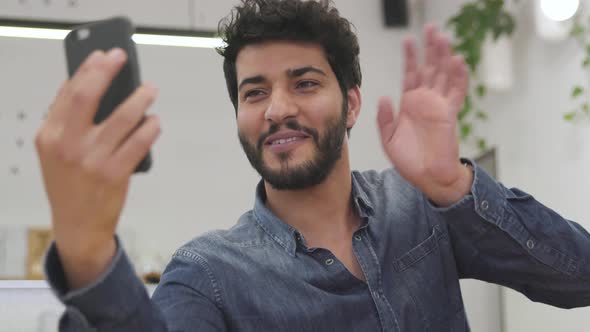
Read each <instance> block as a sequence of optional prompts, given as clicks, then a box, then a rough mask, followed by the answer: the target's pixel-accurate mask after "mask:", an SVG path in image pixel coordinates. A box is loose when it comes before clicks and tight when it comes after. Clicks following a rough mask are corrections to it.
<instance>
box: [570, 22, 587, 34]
mask: <svg viewBox="0 0 590 332" xmlns="http://www.w3.org/2000/svg"><path fill="white" fill-rule="evenodd" d="M583 34H584V27H583V26H582V25H581V24H580V23H577V22H576V23H575V24H574V25H573V26H572V29H571V30H570V36H572V37H580V36H582V35H583Z"/></svg>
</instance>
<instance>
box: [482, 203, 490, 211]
mask: <svg viewBox="0 0 590 332" xmlns="http://www.w3.org/2000/svg"><path fill="white" fill-rule="evenodd" d="M488 207H490V203H488V201H483V202H481V208H482V210H487V209H488Z"/></svg>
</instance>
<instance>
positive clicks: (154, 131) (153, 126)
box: [107, 115, 161, 177]
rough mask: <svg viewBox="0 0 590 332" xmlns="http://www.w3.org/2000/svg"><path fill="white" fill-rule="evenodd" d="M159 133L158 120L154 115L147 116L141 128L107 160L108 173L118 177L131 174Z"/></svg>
mask: <svg viewBox="0 0 590 332" xmlns="http://www.w3.org/2000/svg"><path fill="white" fill-rule="evenodd" d="M160 132H161V130H160V119H159V118H158V117H157V116H155V115H148V116H147V117H146V120H145V121H144V122H143V123H142V124H141V126H139V128H137V130H135V131H134V132H133V133H132V134H131V136H129V138H127V139H126V140H125V142H124V143H123V145H121V147H120V148H119V149H118V150H117V151H116V152H115V154H114V155H113V156H112V158H111V159H110V160H109V162H108V164H107V167H108V168H109V172H113V174H116V176H118V177H126V176H129V175H130V174H132V173H133V171H135V169H136V168H137V165H139V163H140V162H141V160H142V159H143V158H144V157H145V156H146V155H147V153H148V151H149V150H150V148H151V147H152V145H153V144H154V143H155V142H156V140H157V139H158V137H159V136H160Z"/></svg>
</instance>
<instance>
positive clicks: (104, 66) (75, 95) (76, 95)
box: [63, 48, 127, 137]
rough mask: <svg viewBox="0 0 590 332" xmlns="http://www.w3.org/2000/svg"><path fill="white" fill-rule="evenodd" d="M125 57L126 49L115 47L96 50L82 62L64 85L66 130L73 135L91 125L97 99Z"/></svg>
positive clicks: (101, 95)
mask: <svg viewBox="0 0 590 332" xmlns="http://www.w3.org/2000/svg"><path fill="white" fill-rule="evenodd" d="M126 59H127V56H126V54H125V52H124V51H123V50H122V49H119V48H116V49H112V50H110V51H109V52H108V53H106V54H104V52H101V51H96V52H94V53H93V54H92V55H91V56H90V57H89V58H88V59H87V60H86V61H85V62H84V64H82V66H81V67H80V69H79V70H78V71H77V72H76V74H74V76H73V77H72V79H71V80H70V82H69V84H68V86H67V88H66V94H67V96H66V98H65V103H64V104H65V105H63V107H64V108H65V110H64V111H63V112H64V113H67V114H65V116H66V117H67V118H65V119H64V121H65V127H66V133H68V134H69V135H72V136H73V137H75V136H77V135H79V133H80V132H82V131H84V130H86V128H88V127H89V126H92V125H93V119H94V116H95V114H96V111H97V110H98V106H99V104H100V100H101V99H102V97H103V95H104V94H105V92H106V91H107V89H108V88H109V86H110V84H111V82H112V80H113V79H114V77H115V76H116V75H117V73H118V72H119V71H120V70H121V68H122V67H123V64H124V63H125V61H126Z"/></svg>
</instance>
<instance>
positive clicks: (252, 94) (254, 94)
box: [244, 89, 264, 100]
mask: <svg viewBox="0 0 590 332" xmlns="http://www.w3.org/2000/svg"><path fill="white" fill-rule="evenodd" d="M263 94H264V91H262V90H258V89H255V90H250V91H247V92H246V93H245V94H244V99H245V100H249V99H252V98H256V97H259V96H262V95H263Z"/></svg>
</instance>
